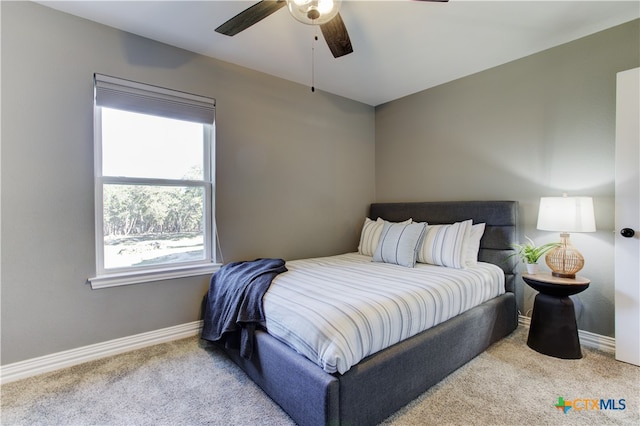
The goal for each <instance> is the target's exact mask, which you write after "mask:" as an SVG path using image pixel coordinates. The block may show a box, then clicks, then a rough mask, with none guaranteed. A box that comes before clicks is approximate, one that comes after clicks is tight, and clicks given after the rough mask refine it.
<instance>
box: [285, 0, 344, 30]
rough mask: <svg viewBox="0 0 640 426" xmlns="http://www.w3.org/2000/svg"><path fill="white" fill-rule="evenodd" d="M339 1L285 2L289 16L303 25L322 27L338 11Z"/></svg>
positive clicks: (310, 0) (307, 0) (304, 0)
mask: <svg viewBox="0 0 640 426" xmlns="http://www.w3.org/2000/svg"><path fill="white" fill-rule="evenodd" d="M340 4H341V0H287V8H288V9H289V12H291V15H293V17H294V18H296V19H297V20H298V21H300V22H302V23H303V24H308V25H322V24H325V23H327V22H329V21H330V20H332V19H333V18H335V16H336V15H337V14H338V12H339V11H340Z"/></svg>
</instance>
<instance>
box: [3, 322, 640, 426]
mask: <svg viewBox="0 0 640 426" xmlns="http://www.w3.org/2000/svg"><path fill="white" fill-rule="evenodd" d="M526 333H527V329H523V328H520V329H518V330H517V331H516V332H514V333H513V334H512V335H511V336H509V337H508V338H506V339H504V340H502V341H501V342H499V343H497V344H495V345H494V346H492V347H491V348H490V349H489V350H488V351H486V352H485V353H483V354H481V355H480V356H478V357H477V358H475V359H474V360H472V361H471V362H470V363H468V364H467V365H465V366H464V367H462V368H461V369H459V370H458V371H456V372H454V373H453V374H452V375H450V376H449V377H448V378H446V379H445V380H443V381H442V382H441V383H439V384H438V385H436V386H434V387H433V388H432V389H430V390H429V391H427V392H425V393H424V394H423V395H422V396H420V397H419V398H418V399H416V400H415V401H413V402H412V403H410V404H409V405H407V406H406V407H404V408H402V409H401V410H400V411H399V412H397V413H395V414H394V415H393V416H391V417H390V418H389V419H387V420H386V421H385V422H384V424H385V425H443V424H451V425H588V424H593V425H604V424H619V425H638V424H640V368H639V367H636V366H632V365H629V364H625V363H621V362H617V361H615V360H614V359H613V357H612V356H611V355H608V354H605V353H601V352H598V351H594V350H589V349H584V350H583V352H584V358H583V359H581V360H560V359H555V358H551V357H547V356H544V355H541V354H538V353H537V352H535V351H533V350H531V349H529V348H528V347H527V346H526V343H525V342H526ZM426 362H428V361H426ZM1 391H2V393H1V396H2V417H1V424H2V425H3V426H9V425H98V424H99V425H205V424H207V425H290V424H293V422H292V421H291V419H289V417H288V416H287V415H286V414H285V413H284V412H283V411H282V410H281V409H280V408H279V407H278V406H277V405H276V404H274V403H273V402H272V401H271V400H270V399H269V398H268V397H267V396H265V395H264V393H262V391H261V390H260V389H259V388H258V387H257V386H255V385H254V384H253V383H252V382H251V381H250V380H249V379H248V378H247V377H246V376H245V375H244V373H242V371H240V370H239V369H238V368H237V367H236V366H235V365H234V364H233V363H232V362H231V361H229V360H228V359H227V358H226V357H224V355H222V354H221V353H219V352H218V351H217V350H215V349H211V348H205V347H203V346H202V345H201V344H200V342H199V341H198V339H196V338H190V339H184V340H179V341H175V342H171V343H166V344H162V345H157V346H153V347H150V348H145V349H141V350H138V351H134V352H130V353H127V354H122V355H118V356H114V357H110V358H106V359H103V360H98V361H94V362H90V363H86V364H83V365H79V366H75V367H71V368H68V369H65V370H60V371H57V372H53V373H48V374H44V375H41V376H38V377H33V378H29V379H25V380H22V381H19V382H14V383H9V384H6V385H3V386H2V389H1ZM559 397H562V398H564V400H565V401H571V402H573V403H574V404H576V407H575V408H572V409H569V410H568V411H567V413H566V414H565V413H564V412H563V411H562V410H559V409H557V408H556V407H555V405H556V404H557V403H558V398H559ZM585 399H586V400H589V401H595V402H598V404H599V401H600V400H605V401H608V400H614V401H615V408H622V404H621V403H620V400H621V399H624V407H625V409H624V410H622V409H617V410H614V409H611V408H613V407H614V406H613V405H611V404H610V403H609V405H608V407H609V409H599V410H578V409H576V408H580V407H582V406H584V405H585V404H584V403H583V402H581V400H585ZM587 404H588V406H589V407H591V404H592V402H587Z"/></svg>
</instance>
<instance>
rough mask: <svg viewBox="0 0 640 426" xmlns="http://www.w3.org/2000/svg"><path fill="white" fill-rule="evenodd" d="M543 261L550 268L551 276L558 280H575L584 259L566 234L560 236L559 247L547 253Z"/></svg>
mask: <svg viewBox="0 0 640 426" xmlns="http://www.w3.org/2000/svg"><path fill="white" fill-rule="evenodd" d="M544 260H545V262H547V266H549V268H551V271H552V272H551V274H552V275H553V276H554V277H560V278H575V277H576V273H577V272H578V271H579V270H581V269H582V267H583V266H584V257H582V255H581V254H580V252H579V251H578V250H576V248H575V247H574V246H573V244H571V240H570V239H569V234H568V233H561V234H560V246H558V247H556V248H554V249H553V250H551V251H549V252H548V253H547V256H546V257H545V259H544Z"/></svg>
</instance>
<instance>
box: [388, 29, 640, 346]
mask: <svg viewBox="0 0 640 426" xmlns="http://www.w3.org/2000/svg"><path fill="white" fill-rule="evenodd" d="M639 26H640V21H638V20H636V21H633V22H630V23H627V24H625V25H622V26H619V27H615V28H612V29H609V30H607V31H603V32H601V33H598V34H594V35H592V36H589V37H586V38H583V39H580V40H577V41H574V42H571V43H568V44H565V45H562V46H559V47H556V48H553V49H550V50H547V51H544V52H541V53H538V54H535V55H532V56H529V57H526V58H523V59H520V60H517V61H514V62H511V63H508V64H505V65H502V66H499V67H496V68H493V69H490V70H487V71H485V72H481V73H478V74H475V75H472V76H470V77H466V78H462V79H459V80H457V81H453V82H451V83H448V84H444V85H441V86H439V87H436V88H433V89H430V90H426V91H423V92H420V93H416V94H413V95H411V96H408V97H406V98H402V99H399V100H396V101H393V102H390V103H388V104H385V105H381V106H379V107H377V108H376V201H378V202H385V201H411V200H415V201H418V200H475V199H478V200H491V199H509V200H517V201H519V202H520V206H521V207H520V209H521V211H520V217H521V222H522V225H523V228H524V234H526V235H528V236H530V237H532V238H534V240H536V241H538V242H541V243H542V242H547V241H552V240H555V241H557V240H558V239H559V237H558V235H557V234H554V233H550V232H542V231H537V230H536V229H535V227H536V221H537V209H538V203H539V197H541V196H560V195H561V194H562V192H565V191H566V192H568V193H569V194H570V195H586V196H593V197H594V205H595V210H596V211H595V213H596V226H597V229H598V231H597V232H596V233H593V234H573V235H572V236H571V239H572V241H573V243H574V245H575V246H576V247H577V248H578V249H579V250H580V251H581V252H582V253H583V255H584V257H585V262H586V265H585V267H584V269H583V270H582V271H581V272H580V275H583V276H586V277H589V278H591V280H592V284H591V286H590V287H589V289H588V290H587V291H585V292H584V293H581V294H580V295H579V296H578V297H577V301H578V309H577V315H578V326H579V328H580V329H583V330H587V331H590V332H593V333H598V334H601V335H605V336H613V335H614V334H613V333H614V307H613V299H614V281H613V273H614V270H613V231H614V229H613V227H614V216H613V211H614V147H615V145H614V144H615V127H614V126H615V82H616V73H617V72H619V71H623V70H626V69H630V68H635V67H637V66H639V65H640V58H639V55H640V41H639V40H640V33H639ZM544 268H545V269H546V268H547V267H546V265H544ZM521 285H522V286H523V287H525V291H524V293H521V300H520V306H521V309H522V313H523V314H526V315H529V316H530V310H531V308H532V304H533V296H534V295H535V292H534V291H533V290H531V289H530V288H528V287H527V286H524V285H523V284H522V283H521ZM580 305H582V306H580Z"/></svg>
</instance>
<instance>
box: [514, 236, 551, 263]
mask: <svg viewBox="0 0 640 426" xmlns="http://www.w3.org/2000/svg"><path fill="white" fill-rule="evenodd" d="M525 238H526V239H527V240H528V241H529V242H528V243H525V244H512V247H513V248H514V249H515V250H516V252H515V253H513V254H512V255H511V256H508V257H507V259H508V258H510V257H512V256H519V257H520V259H521V260H522V262H524V263H530V264H533V263H538V259H540V258H541V257H542V255H544V254H545V253H546V252H548V251H549V250H551V249H553V248H556V247H558V246H559V245H560V243H546V244H543V245H541V246H536V243H534V242H533V240H532V239H531V238H529V237H527V236H526V235H525Z"/></svg>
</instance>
